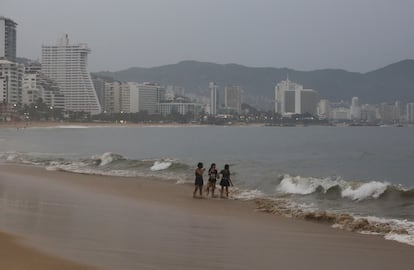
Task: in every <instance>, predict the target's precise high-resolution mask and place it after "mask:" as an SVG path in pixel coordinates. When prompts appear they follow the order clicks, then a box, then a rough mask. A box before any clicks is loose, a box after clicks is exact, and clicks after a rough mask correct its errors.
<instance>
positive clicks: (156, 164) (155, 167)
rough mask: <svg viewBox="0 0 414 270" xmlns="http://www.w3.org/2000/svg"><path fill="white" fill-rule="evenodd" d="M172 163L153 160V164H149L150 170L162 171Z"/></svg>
mask: <svg viewBox="0 0 414 270" xmlns="http://www.w3.org/2000/svg"><path fill="white" fill-rule="evenodd" d="M171 165H172V162H171V161H159V160H157V161H155V162H154V164H153V165H152V166H151V168H150V170H151V171H162V170H166V169H168V168H169V167H170V166H171Z"/></svg>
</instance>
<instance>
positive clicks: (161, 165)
mask: <svg viewBox="0 0 414 270" xmlns="http://www.w3.org/2000/svg"><path fill="white" fill-rule="evenodd" d="M0 161H3V162H9V163H10V162H12V163H20V164H30V165H35V166H41V167H44V168H46V170H50V171H67V172H73V173H82V174H95V175H108V176H123V177H138V176H144V177H153V176H155V177H159V178H162V179H170V180H176V181H180V182H188V179H186V177H187V170H188V168H189V166H188V165H186V164H184V163H180V162H178V161H175V160H173V159H148V160H135V159H129V158H127V157H125V156H122V155H119V154H116V153H111V152H106V153H103V154H102V155H95V156H92V157H90V158H76V157H73V158H70V155H58V154H44V153H17V152H6V153H1V154H0Z"/></svg>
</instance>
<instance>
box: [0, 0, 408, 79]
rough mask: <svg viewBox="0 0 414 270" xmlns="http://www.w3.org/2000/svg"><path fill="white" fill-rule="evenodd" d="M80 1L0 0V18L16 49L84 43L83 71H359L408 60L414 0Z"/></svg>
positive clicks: (24, 52)
mask: <svg viewBox="0 0 414 270" xmlns="http://www.w3.org/2000/svg"><path fill="white" fill-rule="evenodd" d="M396 2H397V3H396ZM89 4H90V6H92V7H94V8H92V9H78V8H77V7H78V5H76V1H71V2H70V3H69V2H59V3H57V1H50V0H43V1H40V2H39V1H36V2H35V3H34V2H32V1H25V0H17V1H9V0H6V1H3V3H2V14H0V15H3V16H6V17H10V18H13V20H15V21H16V22H17V23H18V24H19V25H18V27H19V31H18V34H17V35H18V40H19V42H18V49H17V55H18V56H21V57H28V58H31V59H36V58H39V57H40V54H39V51H40V48H41V45H42V44H50V43H55V41H56V37H57V36H61V35H63V34H66V33H68V34H69V35H70V36H71V37H72V39H73V40H74V42H80V41H81V42H87V43H88V44H89V46H90V47H91V48H92V49H93V54H92V55H91V59H90V66H91V71H102V70H112V71H115V70H122V69H126V68H129V67H132V66H140V67H153V66H161V65H165V64H172V63H177V62H179V61H182V60H197V61H207V62H215V63H238V64H241V65H246V66H252V67H262V66H263V67H264V66H269V67H288V68H292V69H296V70H314V69H321V68H340V69H345V70H349V71H356V72H366V71H371V70H374V69H377V68H381V67H383V66H385V65H387V64H389V63H393V62H397V61H399V60H403V59H413V58H414V52H413V51H412V49H411V48H412V47H413V46H414V35H413V34H412V29H411V27H410V25H412V24H413V20H414V19H413V18H412V16H410V13H411V11H412V10H414V3H413V2H410V1H404V0H400V1H394V2H392V1H387V0H380V1H373V0H367V1H364V2H362V3H361V1H346V2H343V1H323V0H317V1H312V3H309V1H289V2H287V1H285V2H283V1H265V0H262V1H259V2H254V3H253V2H250V1H233V0H229V1H225V2H224V1H208V2H207V1H200V2H197V3H194V2H193V1H188V0H176V1H168V2H167V1H160V0H158V1H121V2H120V3H119V2H116V3H115V2H113V1H89ZM45 7H47V8H45ZM46 10H54V12H45V11H46ZM143 11H145V12H143ZM173 15H174V16H173ZM72 18H76V20H73V19H72ZM108 18H109V19H110V20H107V19H108ZM154 18H157V20H153V19H154ZM246 18H249V19H248V20H246ZM50 22H53V23H50ZM108 22H110V23H108ZM40 29H42V31H40ZM397 29H398V31H396V30H397ZM108 37H110V38H108ZM120 40H122V41H123V42H122V43H121V45H119V44H120V43H119V41H120Z"/></svg>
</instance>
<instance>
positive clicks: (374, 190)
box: [0, 126, 414, 244]
mask: <svg viewBox="0 0 414 270" xmlns="http://www.w3.org/2000/svg"><path fill="white" fill-rule="evenodd" d="M0 161H1V162H2V163H24V164H33V165H36V166H42V167H44V168H45V169H46V170H63V171H71V172H75V173H76V172H77V173H90V174H102V175H117V176H126V177H138V176H157V177H159V178H160V179H162V180H165V181H174V182H175V183H177V184H182V183H192V182H193V180H194V179H193V175H194V168H195V166H196V164H197V163H198V162H203V163H204V166H205V167H206V168H209V166H210V164H211V163H212V162H214V163H216V164H217V166H218V168H219V169H221V168H222V167H223V166H224V164H230V171H231V173H232V181H233V183H234V185H235V187H234V188H233V190H232V198H234V199H241V200H251V199H258V198H266V199H269V200H272V199H274V200H278V199H281V198H282V199H283V200H288V201H289V202H291V204H289V206H290V207H292V208H295V209H298V208H300V209H302V210H306V211H315V212H316V211H322V210H324V211H328V212H330V213H335V214H350V215H353V216H355V217H365V218H368V219H370V220H373V221H375V222H379V223H382V224H388V225H390V226H391V227H392V228H395V230H400V229H401V228H403V229H404V233H403V234H396V233H393V231H392V230H391V231H390V230H387V237H388V238H389V239H394V240H398V241H401V242H406V243H411V244H414V174H413V167H414V128H413V127H403V128H398V127H249V126H247V127H227V126H188V127H182V126H178V127H176V126H152V127H148V126H147V127H82V126H66V127H65V126H62V127H53V128H26V129H15V128H10V129H1V130H0ZM190 195H191V194H189V196H190Z"/></svg>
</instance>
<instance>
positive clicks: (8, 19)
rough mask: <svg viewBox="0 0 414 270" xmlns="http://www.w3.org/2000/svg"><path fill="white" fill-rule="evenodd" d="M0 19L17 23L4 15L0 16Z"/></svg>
mask: <svg viewBox="0 0 414 270" xmlns="http://www.w3.org/2000/svg"><path fill="white" fill-rule="evenodd" d="M0 20H5V21H9V22H11V23H13V24H14V25H17V23H16V22H15V21H13V20H12V19H10V18H7V17H4V16H0Z"/></svg>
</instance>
